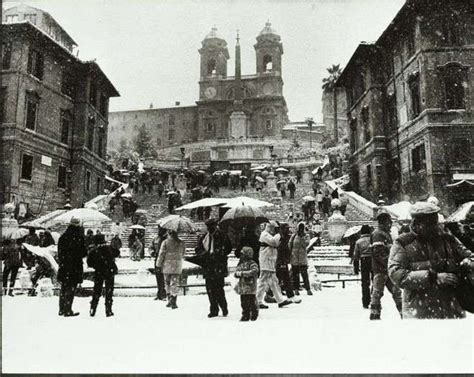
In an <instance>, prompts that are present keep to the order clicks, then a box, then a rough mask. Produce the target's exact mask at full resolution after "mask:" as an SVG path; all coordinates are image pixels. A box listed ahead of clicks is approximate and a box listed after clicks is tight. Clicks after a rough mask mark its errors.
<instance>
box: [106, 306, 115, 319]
mask: <svg viewBox="0 0 474 377" xmlns="http://www.w3.org/2000/svg"><path fill="white" fill-rule="evenodd" d="M113 315H114V313H113V312H112V306H107V307H106V308H105V316H106V317H112V316H113Z"/></svg>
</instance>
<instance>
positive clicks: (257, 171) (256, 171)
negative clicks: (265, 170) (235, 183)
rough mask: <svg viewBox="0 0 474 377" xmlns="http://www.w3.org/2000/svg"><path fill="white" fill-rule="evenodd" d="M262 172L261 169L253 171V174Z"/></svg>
mask: <svg viewBox="0 0 474 377" xmlns="http://www.w3.org/2000/svg"><path fill="white" fill-rule="evenodd" d="M261 172H262V171H261V170H260V169H256V170H253V171H252V173H255V174H260V173H261Z"/></svg>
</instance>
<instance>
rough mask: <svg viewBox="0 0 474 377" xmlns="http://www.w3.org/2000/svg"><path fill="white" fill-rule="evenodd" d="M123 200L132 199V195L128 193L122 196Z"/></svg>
mask: <svg viewBox="0 0 474 377" xmlns="http://www.w3.org/2000/svg"><path fill="white" fill-rule="evenodd" d="M120 196H121V197H122V198H132V194H130V193H129V192H126V193H125V194H122V195H120Z"/></svg>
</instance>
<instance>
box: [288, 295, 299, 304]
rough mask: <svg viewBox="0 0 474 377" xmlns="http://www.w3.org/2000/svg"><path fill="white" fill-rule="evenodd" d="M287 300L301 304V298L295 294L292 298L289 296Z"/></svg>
mask: <svg viewBox="0 0 474 377" xmlns="http://www.w3.org/2000/svg"><path fill="white" fill-rule="evenodd" d="M288 300H290V301H291V302H292V303H293V304H301V299H300V298H298V297H296V296H293V297H292V298H289V299H288Z"/></svg>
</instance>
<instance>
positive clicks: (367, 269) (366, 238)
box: [354, 224, 373, 309]
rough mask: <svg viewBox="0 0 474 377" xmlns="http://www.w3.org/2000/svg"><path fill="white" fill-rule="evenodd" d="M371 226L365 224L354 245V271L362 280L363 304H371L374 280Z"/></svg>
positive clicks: (367, 305) (367, 306)
mask: <svg viewBox="0 0 474 377" xmlns="http://www.w3.org/2000/svg"><path fill="white" fill-rule="evenodd" d="M370 251H371V248H370V226H368V225H366V224H364V225H362V228H361V230H360V238H359V239H358V240H357V241H356V244H355V247H354V273H355V274H356V275H358V274H359V271H360V277H361V281H362V306H363V307H364V308H365V309H368V308H369V305H370V282H371V280H372V277H373V274H372V255H371V254H370Z"/></svg>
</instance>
